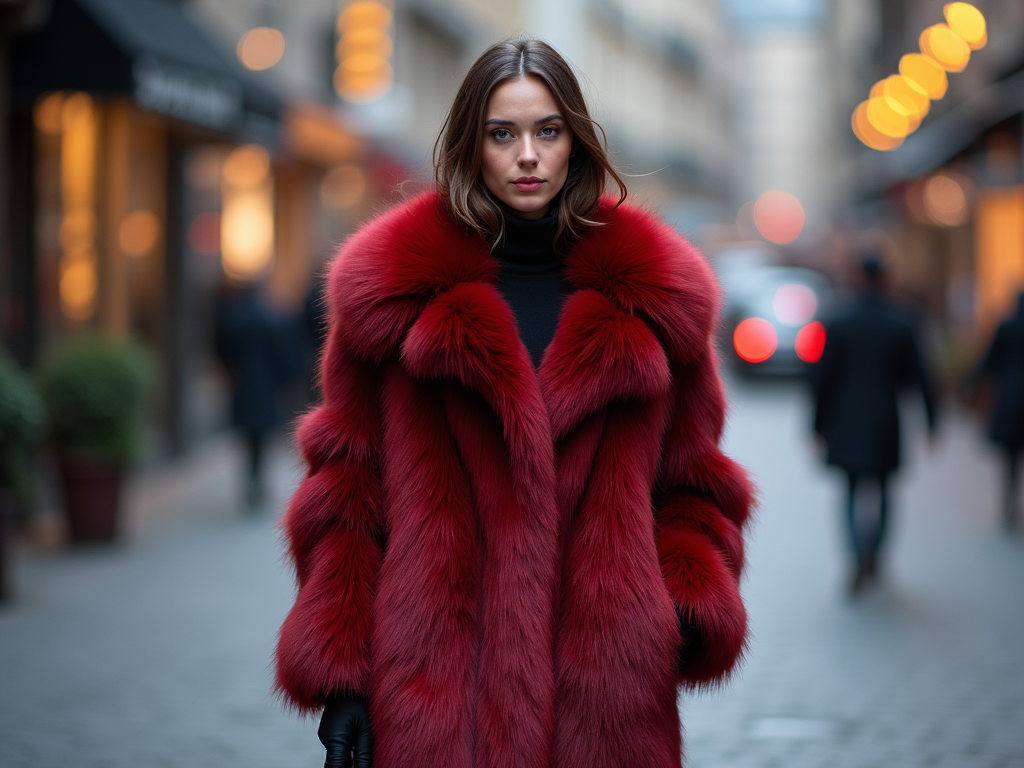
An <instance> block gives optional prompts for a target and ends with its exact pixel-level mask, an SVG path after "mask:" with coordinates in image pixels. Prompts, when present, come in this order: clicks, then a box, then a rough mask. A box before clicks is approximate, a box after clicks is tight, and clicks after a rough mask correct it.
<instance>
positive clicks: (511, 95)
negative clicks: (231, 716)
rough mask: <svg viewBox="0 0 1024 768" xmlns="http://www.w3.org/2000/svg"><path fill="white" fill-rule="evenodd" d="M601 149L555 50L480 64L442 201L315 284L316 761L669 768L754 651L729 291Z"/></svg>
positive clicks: (301, 701) (301, 578) (529, 47)
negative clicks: (719, 334) (724, 294)
mask: <svg viewBox="0 0 1024 768" xmlns="http://www.w3.org/2000/svg"><path fill="white" fill-rule="evenodd" d="M638 119H643V118H642V116H640V117H639V118H638ZM599 130H600V129H599V128H598V127H597V126H596V125H595V123H594V122H593V120H592V119H591V118H590V116H589V114H588V111H587V106H586V103H585V101H584V99H583V94H582V92H581V91H580V86H579V83H578V81H577V80H576V76H575V75H574V73H573V71H572V69H571V68H570V67H569V65H568V64H567V63H566V61H565V60H564V59H563V58H562V57H561V56H560V55H559V54H558V53H557V52H556V51H555V50H554V49H553V48H551V47H550V46H548V45H547V44H545V43H543V42H540V41H537V40H512V41H506V42H503V43H498V44H496V45H494V46H492V47H491V48H489V49H488V50H487V51H485V52H484V53H483V54H482V55H481V56H480V58H479V59H478V60H477V61H476V62H475V63H474V64H473V65H472V66H471V67H470V70H469V72H468V74H467V75H466V77H465V79H464V80H463V82H462V84H461V86H460V87H459V90H458V93H457V95H456V97H455V102H454V104H453V105H452V107H451V110H450V112H449V113H448V117H447V119H446V122H445V125H444V128H443V129H442V135H441V137H440V139H439V140H438V144H437V153H436V159H435V175H436V181H437V191H436V192H432V193H428V194H425V195H422V196H420V197H417V198H415V199H413V200H411V201H409V202H407V203H405V204H403V205H401V206H399V207H397V208H396V209H394V210H392V211H390V212H388V213H386V214H384V215H383V216H381V217H380V218H378V219H376V220H375V221H373V222H371V223H369V224H368V225H366V226H365V227H364V228H363V229H362V230H360V231H359V232H357V233H356V234H355V235H353V236H352V237H351V238H350V239H349V240H348V242H347V243H346V244H345V245H344V246H343V247H342V249H341V251H340V252H339V254H338V256H337V257H336V258H335V260H334V262H333V264H332V266H331V272H330V279H329V288H328V296H329V304H330V315H329V317H330V320H329V331H328V338H327V343H326V347H325V351H324V355H323V359H322V362H321V368H320V381H321V389H322V393H323V402H322V404H321V405H319V406H318V407H317V408H316V409H314V410H313V411H311V412H310V413H309V414H308V415H307V416H306V417H305V418H304V419H303V421H302V423H301V426H300V427H299V432H298V442H299V444H300V445H301V448H302V453H303V457H304V458H305V461H306V463H307V465H308V472H307V475H306V478H305V479H304V480H303V482H302V483H301V485H300V486H299V488H298V490H297V491H296V493H295V496H294V497H293V498H292V501H291V505H290V507H289V510H288V512H287V515H286V518H285V521H284V525H285V530H286V532H287V536H288V543H289V547H290V553H291V557H292V560H293V562H294V565H295V568H296V573H297V576H298V585H299V586H298V594H297V596H296V600H295V604H294V606H293V608H292V609H291V611H290V612H289V614H288V616H287V618H286V619H285V621H284V624H283V626H282V628H281V634H280V641H279V644H278V649H277V685H278V689H279V690H280V692H281V693H282V694H283V696H284V697H285V699H286V700H287V701H288V702H289V703H290V704H292V705H293V706H294V707H296V708H297V709H299V710H301V711H305V712H314V711H316V712H319V711H321V710H322V716H321V721H320V729H319V736H320V739H321V740H322V741H323V743H324V745H325V746H326V748H327V762H326V763H325V765H328V766H346V767H347V766H350V765H351V764H352V760H353V758H354V760H355V765H356V766H359V767H360V768H367V766H370V765H371V764H373V765H375V766H377V768H411V767H412V766H417V767H418V766H424V767H426V766H436V767H438V768H440V767H441V766H451V767H452V768H454V766H459V768H498V767H499V766H513V765H518V766H529V768H550V767H551V766H556V767H557V768H594V767H595V766H609V767H610V766H645V768H678V767H679V765H680V760H681V735H680V724H679V710H678V707H677V694H678V686H680V685H685V686H691V687H692V686H696V685H701V684H714V683H715V682H718V681H721V680H722V679H723V678H724V677H725V676H726V675H727V674H728V673H729V671H730V670H731V669H732V668H733V667H734V665H735V664H736V662H737V660H738V658H739V657H740V655H741V653H742V651H743V648H744V645H745V642H746V612H745V609H744V605H743V601H742V599H741V597H740V592H739V579H740V573H741V570H742V567H743V540H742V529H743V526H744V524H745V522H746V520H747V517H748V513H749V509H750V504H751V490H750V486H749V483H748V481H747V477H746V474H745V473H744V471H743V470H742V469H741V468H740V467H739V466H738V465H736V464H735V463H734V462H732V461H731V460H730V459H728V458H727V457H726V456H725V455H724V454H723V453H722V451H721V450H720V448H719V440H720V437H721V434H722V428H723V424H724V420H725V398H724V394H723V390H722V385H721V382H720V380H719V378H718V361H717V358H716V355H715V352H714V342H713V330H714V326H715V319H716V313H717V306H718V287H717V285H716V284H715V280H714V276H713V274H712V272H711V270H710V268H709V266H708V264H707V263H706V262H705V260H704V259H703V257H702V256H701V255H700V254H699V253H698V252H697V251H696V250H695V249H694V248H693V247H692V246H691V245H690V244H689V243H687V242H686V241H685V240H683V239H682V238H681V237H680V236H679V235H678V234H676V233H675V232H674V231H673V230H672V229H671V228H670V227H669V226H667V225H666V224H665V223H663V222H662V221H660V220H659V219H658V218H657V217H656V216H654V215H653V214H651V213H649V212H647V211H643V210H640V209H638V208H635V207H633V206H630V205H627V204H624V202H623V201H624V199H625V187H624V185H623V183H622V181H621V179H620V178H619V176H618V175H617V174H616V173H615V171H614V169H613V168H612V167H611V165H610V163H609V161H608V158H607V155H606V151H605V147H604V144H603V142H602V141H601V140H600V139H599V138H598V131H599ZM609 180H611V181H613V182H614V183H615V184H617V185H618V187H619V188H620V195H619V196H618V197H609V196H606V195H605V186H606V183H607V182H608V181H609Z"/></svg>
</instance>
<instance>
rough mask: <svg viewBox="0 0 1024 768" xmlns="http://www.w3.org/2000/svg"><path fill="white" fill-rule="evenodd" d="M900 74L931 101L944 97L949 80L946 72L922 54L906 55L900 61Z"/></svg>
mask: <svg viewBox="0 0 1024 768" xmlns="http://www.w3.org/2000/svg"><path fill="white" fill-rule="evenodd" d="M900 74H901V75H903V76H904V77H905V78H907V80H908V81H910V82H911V83H913V84H914V85H916V86H918V87H919V88H920V89H921V90H922V91H924V92H925V93H926V94H928V98H929V99H932V100H933V101H934V100H936V99H941V98H942V97H943V96H945V95H946V88H947V87H948V86H949V80H948V78H947V77H946V70H944V69H943V68H942V67H941V66H939V64H938V62H936V61H935V60H934V59H932V58H931V57H929V56H925V55H924V54H923V53H908V54H907V55H906V56H904V57H903V58H902V59H900Z"/></svg>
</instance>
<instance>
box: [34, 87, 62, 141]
mask: <svg viewBox="0 0 1024 768" xmlns="http://www.w3.org/2000/svg"><path fill="white" fill-rule="evenodd" d="M63 106H64V94H63V93H59V92H58V93H51V94H49V95H47V96H44V97H43V98H41V99H39V101H37V102H36V104H35V107H34V108H33V110H32V122H33V123H34V124H35V126H36V130H37V131H39V132H40V133H42V134H45V135H46V136H60V130H61V108H62V107H63Z"/></svg>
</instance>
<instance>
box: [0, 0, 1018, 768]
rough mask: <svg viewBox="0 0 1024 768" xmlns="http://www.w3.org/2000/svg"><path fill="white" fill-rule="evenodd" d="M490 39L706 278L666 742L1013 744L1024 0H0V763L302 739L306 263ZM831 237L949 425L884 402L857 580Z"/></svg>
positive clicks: (844, 761)
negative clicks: (701, 682)
mask: <svg viewBox="0 0 1024 768" xmlns="http://www.w3.org/2000/svg"><path fill="white" fill-rule="evenodd" d="M517 34H529V35H533V36H537V37H541V38H544V39H546V40H548V41H550V42H551V43H553V44H554V45H555V46H556V47H557V48H558V49H559V50H560V51H561V52H562V53H563V54H565V55H566V57H567V58H568V59H569V60H570V61H571V62H572V63H573V64H574V65H575V67H576V68H577V70H578V72H579V73H580V75H581V80H582V82H583V86H584V90H585V95H586V96H587V99H588V103H589V105H590V107H591V110H592V113H593V116H594V117H595V118H596V119H597V120H598V122H600V124H601V125H602V126H603V127H604V128H605V129H606V131H607V136H608V142H609V146H610V149H611V151H612V155H613V159H614V161H615V163H616V165H617V167H618V168H620V169H621V170H622V171H623V172H624V173H625V174H626V182H627V185H628V187H629V190H630V198H631V200H633V201H634V202H637V203H639V204H641V205H645V206H648V207H650V208H652V209H654V210H656V211H657V212H658V213H659V214H660V215H661V216H662V217H663V218H664V219H665V220H666V221H668V222H669V223H670V224H671V225H672V226H674V227H675V228H676V229H678V230H679V231H680V232H681V233H683V234H684V235H686V236H687V237H688V238H690V239H691V240H692V241H693V242H694V243H696V244H697V245H698V246H699V247H700V248H701V249H702V250H703V252H704V254H705V255H706V256H707V258H708V260H709V261H710V262H711V264H712V266H713V267H714V268H715V270H716V272H717V273H718V275H719V278H720V281H721V283H722V286H723V288H724V291H725V301H724V308H723V314H722V322H721V333H720V350H721V353H722V362H723V370H724V371H725V374H726V380H727V385H728V390H729V393H730V399H731V402H732V409H731V413H730V421H729V426H728V433H727V439H726V442H727V445H726V447H727V450H728V452H729V453H730V454H731V455H733V456H734V457H735V458H736V459H737V460H739V461H740V462H741V463H742V464H744V465H745V466H747V467H749V468H750V471H751V473H752V475H753V476H754V478H755V480H756V482H757V484H758V486H759V488H760V501H761V503H760V508H759V511H758V513H757V521H756V524H755V525H754V527H753V529H752V532H751V539H750V560H749V568H748V572H747V576H746V581H745V587H744V589H745V595H746V596H747V598H748V600H749V606H750V612H751V617H752V627H753V638H752V642H751V645H750V649H749V652H748V655H747V658H746V662H745V664H744V665H743V667H742V669H741V670H740V671H739V672H738V673H737V675H735V676H734V678H733V679H732V680H731V681H730V682H729V683H728V684H727V685H726V686H724V687H723V688H722V689H721V690H715V691H706V692H701V693H697V694H693V695H689V694H688V695H685V696H683V697H682V698H681V702H680V706H681V707H682V708H683V711H684V718H683V722H684V726H685V729H686V739H685V741H686V745H687V754H688V756H689V758H688V759H689V762H688V765H689V766H692V767H693V768H747V767H749V766H756V767H761V766H763V767H764V768H769V767H771V766H779V767H780V768H783V767H785V768H798V767H799V766H823V767H824V766H828V767H830V768H831V767H832V766H836V767H839V768H841V767H843V766H851V767H853V766H856V767H858V768H859V767H860V766H875V765H878V766H882V765H885V766H949V767H950V768H954V767H957V768H959V767H960V766H964V767H965V768H973V767H974V766H979V767H984V768H1001V767H1004V766H1005V767H1012V766H1024V594H1022V590H1024V543H1022V537H1021V535H1020V526H1018V528H1017V530H1016V532H1014V530H1013V529H1012V526H1009V525H1008V524H1007V523H1008V516H1007V514H1006V512H1005V500H1004V496H1003V485H1004V466H1003V461H1004V458H1003V456H1002V455H1001V453H1000V451H998V450H997V449H996V448H995V447H993V446H992V445H991V443H990V441H989V440H988V439H987V437H986V432H987V429H988V425H987V420H988V409H989V408H990V407H991V404H992V401H993V396H992V389H991V386H987V385H986V383H985V382H984V381H983V380H982V377H981V376H980V374H979V368H978V366H979V362H980V361H981V359H982V358H983V356H984V353H985V350H986V349H987V348H988V346H989V343H990V341H991V339H992V337H993V334H994V333H995V331H996V328H997V327H998V325H999V323H1000V322H1001V321H1003V320H1004V319H1005V318H1007V317H1008V316H1009V315H1011V314H1012V312H1013V311H1014V309H1015V307H1016V305H1017V301H1018V294H1019V293H1020V292H1021V291H1022V290H1024V152H1022V142H1024V2H1021V0H978V1H977V2H976V3H973V4H966V3H946V2H944V1H943V0H717V1H716V0H505V2H501V3H495V2H492V1H491V0H5V1H4V2H2V3H0V341H2V348H0V597H2V598H3V601H2V602H0V767H2V768H7V767H8V766H12V767H15V768H67V767H69V766H75V767H76V768H77V767H78V766H83V767H85V766H97V767H98V766H128V765H166V766H238V765H248V766H253V767H254V768H260V767H261V766H266V768H272V767H273V768H287V767H291V766H294V767H295V768H299V767H300V766H313V765H318V764H320V763H321V762H322V759H323V750H322V748H321V746H320V744H319V742H318V741H317V739H316V734H315V731H316V725H317V724H316V722H315V720H313V719H306V720H302V719H299V718H297V717H295V716H294V715H293V714H292V713H289V712H287V711H286V710H284V709H283V708H282V707H281V706H280V704H279V703H278V702H277V701H275V700H274V699H273V698H272V696H271V694H270V686H271V670H270V661H271V651H272V648H273V644H274V638H275V634H276V631H277V628H278V626H279V624H280V622H281V620H282V618H283V616H284V614H285V611H286V610H287V608H288V606H289V603H290V600H291V598H292V590H293V584H292V581H291V575H290V573H289V570H288V568H287V566H286V564H285V563H284V561H283V548H282V546H281V542H280V539H279V531H278V529H277V527H276V523H277V519H278V517H279V516H280V514H281V511H282V508H283V505H284V503H285V501H286V499H287V498H288V496H289V493H290V492H291V490H292V489H293V488H294V486H295V484H296V483H297V481H298V478H299V475H300V472H301V467H300V466H299V462H298V460H297V458H296V457H295V455H294V453H293V452H292V450H291V449H290V447H289V446H290V442H289V434H288V429H289V424H290V423H291V422H292V420H293V418H294V417H295V415H296V414H297V413H299V412H301V411H302V410H303V409H304V408H306V407H307V406H308V403H309V402H311V400H312V399H314V398H315V388H314V387H313V385H312V383H311V382H312V371H313V368H314V364H315V363H314V361H315V359H316V354H317V348H318V345H319V343H320V341H321V338H322V332H323V322H324V319H323V307H322V303H321V301H320V291H321V289H322V285H321V283H320V280H319V276H320V275H321V273H322V269H323V265H324V264H325V262H326V260H327V259H328V258H329V257H330V256H331V254H332V253H333V252H334V251H335V250H336V248H337V246H338V244H339V243H341V242H342V241H344V239H345V238H346V237H347V236H348V235H349V234H350V233H352V232H353V231H354V230H355V229H356V228H358V227H359V226H360V225H361V224H362V223H364V222H366V221H367V220H368V219H369V218H371V217H372V216H373V215H375V214H376V213H378V212H380V211H382V210H384V209H386V208H387V207H388V206H390V205H393V204H395V203H397V202H399V201H401V200H403V199H406V198H407V197H409V196H411V195H413V194H415V193H417V192H419V191H422V190H424V189H427V188H429V186H430V183H431V178H432V177H431V151H432V147H433V142H434V139H435V138H436V136H437V132H438V129H439V128H440V125H441V122H442V120H443V119H444V115H445V111H446V109H447V107H448V105H449V104H450V102H451V99H452V96H453V95H454V92H455V89H456V87H457V85H458V83H459V81H460V79H461V77H462V75H463V74H464V73H465V71H466V69H467V67H468V66H469V64H470V63H471V62H472V61H473V60H474V59H475V58H476V56H477V55H479V53H480V52H481V51H482V50H483V49H484V48H485V47H486V46H488V45H489V44H491V43H493V42H495V41H497V40H500V39H502V38H504V37H507V36H509V35H517ZM865 251H870V252H871V253H874V254H876V255H878V256H879V257H880V258H881V260H882V262H883V266H884V268H885V272H886V283H887V290H888V291H889V292H890V293H891V294H892V295H893V296H894V297H895V298H896V299H898V300H899V301H900V302H901V303H903V304H905V305H906V306H907V307H910V308H911V309H912V311H913V313H914V314H915V316H916V317H917V318H918V319H919V320H920V329H921V337H922V341H923V345H924V348H925V350H926V356H927V358H928V364H929V367H930V368H931V370H932V373H933V375H934V378H935V381H936V384H937V389H938V391H939V394H940V410H941V414H942V419H941V422H940V435H939V437H938V439H937V440H936V441H933V442H928V441H926V437H925V434H924V419H923V415H922V414H921V413H920V412H919V411H920V408H919V406H917V405H916V404H912V407H910V408H908V409H907V412H906V414H905V417H906V423H905V427H906V431H905V435H906V440H905V443H906V444H905V446H904V459H905V464H904V467H903V469H902V470H901V472H900V473H899V474H898V475H897V478H896V482H895V485H894V501H893V507H894V511H895V514H894V527H893V531H892V537H891V540H890V541H889V542H888V549H887V551H886V552H885V560H884V563H883V576H882V580H881V584H880V587H879V588H878V589H876V590H872V591H869V592H867V593H865V594H862V595H861V596H859V597H858V599H855V600H853V599H850V597H849V595H848V580H849V567H850V563H849V556H848V555H847V553H846V549H845V544H844V536H845V531H844V529H843V527H842V519H841V509H842V505H843V496H844V481H843V478H842V476H841V475H840V474H838V473H833V472H832V471H830V470H827V469H826V468H825V467H824V466H823V465H822V462H821V460H820V458H819V457H818V456H817V454H816V452H815V446H814V443H813V440H812V439H811V431H812V430H811V423H812V414H811V410H812V409H811V398H810V397H809V394H808V390H807V387H806V382H805V381H804V379H805V374H807V373H808V371H809V370H812V367H813V365H814V363H815V362H816V361H817V360H818V359H819V358H820V356H821V354H822V346H823V344H824V340H825V338H826V329H827V327H828V323H829V321H830V318H831V317H832V316H833V314H834V313H835V312H836V311H837V310H838V308H840V307H842V306H843V305H844V302H846V300H847V299H848V298H850V296H851V295H852V294H854V293H855V292H856V290H857V288H858V283H857V266H858V263H859V254H862V253H864V252H865ZM989 384H991V382H989ZM87 406H88V407H87ZM97 420H98V421H97ZM97 423H102V424H103V425H105V428H104V430H100V429H98V428H97V427H96V424H97ZM83 435H85V438H83ZM83 439H84V440H85V442H83ZM90 441H91V442H90ZM83 452H85V453H87V454H88V455H91V456H93V457H94V459H95V457H96V456H101V457H102V460H92V461H83V460H82V459H81V456H82V455H83ZM76 456H77V457H78V458H77V459H76V458H75V457H76ZM76 462H77V463H76ZM122 483H123V485H122ZM118 488H120V489H121V504H120V506H119V507H117V506H114V505H111V504H108V505H107V506H106V507H104V504H103V502H104V499H106V500H107V501H109V500H111V499H116V498H117V491H118ZM1017 494H1018V498H1017V500H1016V503H1017V506H1018V510H1017V514H1018V520H1020V524H1021V525H1024V518H1021V517H1020V515H1021V510H1020V509H1019V507H1020V504H1021V500H1020V498H1019V495H1020V487H1019V486H1018V488H1017ZM94 508H95V509H99V508H105V509H109V510H112V512H111V515H109V516H108V517H107V518H104V519H100V521H99V522H96V520H95V519H92V518H90V520H92V521H91V522H82V520H83V518H82V517H80V515H79V513H83V510H85V511H88V510H91V509H94ZM114 513H116V514H114ZM83 514H84V513H83ZM104 520H105V522H104Z"/></svg>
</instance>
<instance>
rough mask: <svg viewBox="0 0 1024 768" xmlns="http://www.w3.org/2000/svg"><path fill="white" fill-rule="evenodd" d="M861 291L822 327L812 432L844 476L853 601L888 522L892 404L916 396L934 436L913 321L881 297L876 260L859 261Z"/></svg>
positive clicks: (872, 569)
mask: <svg viewBox="0 0 1024 768" xmlns="http://www.w3.org/2000/svg"><path fill="white" fill-rule="evenodd" d="M861 267H862V272H863V276H864V281H865V286H866V287H865V290H864V291H863V292H862V293H861V294H860V296H858V297H857V299H856V300H855V301H853V302H852V303H851V305H850V306H849V307H848V308H847V309H846V310H845V311H843V312H841V313H839V314H838V315H837V316H836V317H835V318H834V319H833V321H832V322H831V323H830V324H829V328H828V335H827V337H826V341H825V349H824V352H823V353H822V356H821V361H820V362H819V363H818V364H817V366H816V367H815V370H814V372H813V380H814V385H815V395H816V403H815V413H814V431H815V433H816V434H818V435H819V436H820V437H821V438H822V439H823V441H824V443H825V445H826V447H827V458H826V460H827V461H828V463H829V464H832V465H834V466H837V467H840V468H842V469H843V470H845V471H846V474H847V477H848V481H849V493H848V496H847V506H846V513H847V520H848V523H849V534H850V543H851V545H852V550H853V555H854V558H855V562H856V567H855V570H854V573H853V577H852V579H851V582H850V590H851V592H852V593H853V594H856V593H858V592H860V591H861V590H862V589H863V588H864V587H865V586H867V585H868V584H869V583H871V582H872V581H873V580H874V578H875V576H876V573H877V567H878V554H879V550H880V548H881V546H882V541H883V539H884V536H885V530H886V523H887V518H888V512H889V509H888V506H889V498H888V483H889V477H890V475H891V474H892V473H893V472H894V471H895V470H896V469H897V467H899V464H900V424H899V409H898V397H899V393H900V391H901V390H902V389H904V388H906V387H908V386H911V385H914V386H917V387H918V388H919V389H920V392H921V395H922V397H923V399H924V406H925V410H926V412H927V417H928V426H929V429H930V430H931V431H932V432H933V433H934V430H935V399H934V394H933V388H932V382H931V377H930V376H929V373H928V368H927V366H926V364H925V361H924V355H923V354H922V350H921V346H920V344H919V343H918V341H917V333H916V327H915V326H916V323H915V321H914V318H913V317H912V316H911V315H910V314H909V313H908V312H907V311H906V310H904V309H902V308H900V307H899V306H898V305H897V304H895V303H894V302H893V301H891V300H890V299H888V298H886V297H885V295H884V294H883V292H882V282H883V275H882V267H881V260H880V259H879V258H878V257H877V256H873V255H869V256H867V257H865V258H864V260H863V262H862V265H861Z"/></svg>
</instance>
